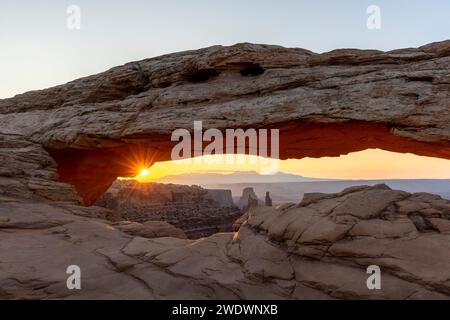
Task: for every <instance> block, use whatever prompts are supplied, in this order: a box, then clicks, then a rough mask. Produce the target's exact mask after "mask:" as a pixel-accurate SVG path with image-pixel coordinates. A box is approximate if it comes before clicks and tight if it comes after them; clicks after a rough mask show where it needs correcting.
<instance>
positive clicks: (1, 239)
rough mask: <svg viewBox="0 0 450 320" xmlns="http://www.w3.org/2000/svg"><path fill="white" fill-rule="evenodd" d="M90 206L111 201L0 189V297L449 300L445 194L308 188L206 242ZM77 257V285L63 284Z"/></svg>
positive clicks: (449, 226) (449, 209)
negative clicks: (151, 235)
mask: <svg viewBox="0 0 450 320" xmlns="http://www.w3.org/2000/svg"><path fill="white" fill-rule="evenodd" d="M373 199H376V200H377V201H372V200H373ZM82 210H84V211H86V212H85V213H84V214H79V211H82ZM95 210H100V211H101V210H104V209H101V208H98V207H92V208H91V209H88V208H83V207H77V208H75V209H73V208H72V207H70V206H66V205H57V204H55V203H53V204H45V203H42V202H33V201H30V200H28V201H19V200H17V199H14V198H8V197H5V196H2V197H1V202H0V213H1V215H0V217H1V220H0V253H1V261H0V266H1V270H2V272H1V273H0V297H1V298H140V299H167V298H178V299H194V298H199V299H211V298H216V299H234V298H246V299H262V298H273V299H280V298H284V299H352V298H364V299H366V298H367V299H384V298H391V299H392V298H393V299H430V298H436V299H449V298H450V283H449V280H448V279H449V278H450V256H449V255H448V252H450V219H449V218H450V201H447V200H443V199H441V198H440V197H438V196H434V195H431V194H426V193H420V194H409V193H406V192H403V191H395V190H390V189H389V188H387V187H386V186H384V185H378V186H375V187H353V188H349V189H347V190H344V191H342V192H341V193H338V194H307V195H306V196H305V199H304V200H303V202H302V203H300V204H294V203H292V204H286V205H283V206H280V207H277V208H273V207H257V208H253V209H252V210H250V211H249V212H248V214H247V220H245V221H244V222H243V224H242V226H241V227H240V229H239V231H238V232H236V233H218V234H215V235H213V236H211V237H207V238H202V239H199V240H187V239H179V238H172V237H170V238H167V237H166V238H155V239H148V238H144V237H142V236H139V235H132V234H130V233H124V232H122V231H120V230H121V229H122V230H123V226H118V224H117V223H114V222H107V221H105V220H101V219H96V218H88V217H87V216H88V214H89V213H88V211H90V212H91V213H92V211H95ZM48 257H52V258H51V259H48ZM72 264H77V265H79V266H80V267H81V268H82V270H83V277H82V290H74V291H70V290H68V289H67V288H66V287H65V283H66V274H65V270H66V268H67V266H68V265H72ZM369 265H378V266H379V267H380V268H381V271H382V274H381V276H382V287H381V290H369V289H368V288H367V286H366V280H367V278H368V274H367V273H366V268H367V266H369Z"/></svg>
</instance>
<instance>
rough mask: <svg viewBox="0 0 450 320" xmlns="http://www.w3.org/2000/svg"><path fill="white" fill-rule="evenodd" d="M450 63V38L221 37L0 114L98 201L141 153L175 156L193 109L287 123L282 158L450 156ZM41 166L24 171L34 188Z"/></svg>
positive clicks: (237, 119) (221, 125)
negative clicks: (317, 40)
mask: <svg viewBox="0 0 450 320" xmlns="http://www.w3.org/2000/svg"><path fill="white" fill-rule="evenodd" d="M449 70H450V41H444V42H440V43H434V44H429V45H426V46H423V47H420V48H417V49H412V48H409V49H400V50H394V51H390V52H381V51H376V50H350V49H345V50H335V51H331V52H328V53H323V54H316V53H313V52H311V51H307V50H304V49H287V48H283V47H278V46H268V45H255V44H248V43H245V44H238V45H235V46H231V47H221V46H214V47H210V48H205V49H201V50H197V51H187V52H181V53H175V54H171V55H166V56H162V57H157V58H152V59H146V60H142V61H138V62H132V63H128V64H125V65H123V66H120V67H115V68H113V69H111V70H108V71H106V72H104V73H100V74H97V75H94V76H90V77H86V78H83V79H79V80H75V81H72V82H69V83H67V84H65V85H61V86H58V87H54V88H50V89H46V90H41V91H34V92H29V93H25V94H22V95H18V96H16V97H14V98H11V99H4V100H0V126H1V132H2V135H3V136H4V140H5V141H6V140H11V139H12V138H11V137H14V139H19V140H21V141H26V143H29V144H32V145H33V146H34V147H35V148H38V149H39V148H45V151H39V152H43V153H42V154H47V155H48V154H49V155H50V156H51V158H52V159H53V160H54V161H56V163H55V164H54V166H52V165H50V167H51V168H52V169H51V170H55V168H56V165H57V168H58V176H56V174H55V172H54V171H52V172H53V173H52V175H50V176H45V177H44V178H42V177H39V179H41V180H42V181H47V182H48V181H56V180H59V181H60V182H68V183H70V184H72V185H73V186H74V187H75V189H76V190H77V191H78V193H79V194H80V195H81V197H82V198H83V200H84V203H85V204H86V205H88V204H91V203H92V202H93V201H94V200H95V199H96V198H97V197H98V196H99V195H100V194H102V193H103V192H104V191H105V190H106V189H107V188H108V186H109V185H110V184H111V183H112V181H113V180H114V179H116V177H117V176H130V175H134V174H135V173H136V170H137V168H136V162H133V159H134V158H135V157H138V158H139V160H140V161H141V162H144V163H145V165H150V164H152V163H153V162H155V161H162V160H168V159H169V157H170V150H171V147H172V144H171V142H170V134H171V132H172V131H173V130H174V129H177V128H192V123H193V121H194V120H202V121H203V123H204V127H205V128H218V129H221V130H223V129H225V128H248V127H254V128H279V129H280V139H281V141H280V142H281V146H280V157H281V158H282V159H286V158H301V157H305V156H309V157H322V156H337V155H340V154H346V153H349V152H352V151H358V150H364V149H367V148H381V149H385V150H389V151H396V152H411V153H415V154H418V155H426V156H433V157H441V158H445V159H450V142H449V139H450V108H449V101H450V100H449V94H450V73H449ZM24 143H25V142H24ZM29 161H31V163H33V161H32V159H31V160H30V159H29ZM36 161H37V162H38V161H41V160H36ZM45 161H47V162H48V161H50V162H51V159H48V158H46V160H45ZM36 165H40V164H36ZM4 166H5V167H6V168H8V166H12V165H10V164H6V165H4ZM5 170H6V169H5ZM8 170H9V169H8ZM11 170H13V169H11ZM21 170H22V169H21ZM22 171H24V170H22ZM24 172H25V171H24ZM31 178H32V179H37V178H36V177H31ZM31 178H30V177H29V176H27V174H26V172H25V173H24V179H25V180H24V181H27V182H26V189H27V190H29V189H30V187H29V186H30V182H29V180H30V179H31ZM27 179H28V180H27ZM41 180H40V181H41ZM33 181H34V180H33ZM40 183H43V182H40ZM19 189H20V188H19ZM31 189H32V190H34V189H33V188H31ZM32 192H34V191H32Z"/></svg>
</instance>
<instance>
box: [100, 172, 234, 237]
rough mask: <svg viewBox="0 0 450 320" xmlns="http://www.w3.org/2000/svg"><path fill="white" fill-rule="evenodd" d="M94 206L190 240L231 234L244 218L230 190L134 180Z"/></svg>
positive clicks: (116, 185) (112, 190)
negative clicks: (166, 226) (162, 224)
mask: <svg viewBox="0 0 450 320" xmlns="http://www.w3.org/2000/svg"><path fill="white" fill-rule="evenodd" d="M95 204H96V205H98V206H101V207H105V208H109V209H112V210H113V211H115V212H117V213H119V215H120V216H121V217H122V218H123V219H124V220H130V221H135V222H140V223H145V222H147V221H166V222H168V223H170V224H172V225H174V226H176V227H178V228H180V229H182V230H183V231H184V232H185V233H186V235H187V236H188V237H189V238H191V239H196V238H199V237H206V236H210V235H212V234H214V233H217V232H224V231H231V229H232V225H233V223H234V221H235V220H236V219H237V218H239V217H240V216H241V215H242V213H241V211H240V210H239V209H238V208H237V207H236V206H234V204H233V202H232V199H231V191H230V190H208V189H203V188H201V187H199V186H184V185H176V184H162V183H139V182H137V181H134V180H118V181H116V182H114V183H113V185H112V186H111V188H109V189H108V191H106V193H105V194H103V195H102V196H101V197H100V198H99V199H98V200H97V201H96V203H95Z"/></svg>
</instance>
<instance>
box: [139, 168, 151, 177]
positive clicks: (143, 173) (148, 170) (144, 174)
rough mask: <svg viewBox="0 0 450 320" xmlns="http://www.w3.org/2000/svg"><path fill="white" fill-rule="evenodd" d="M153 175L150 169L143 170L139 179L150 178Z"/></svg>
mask: <svg viewBox="0 0 450 320" xmlns="http://www.w3.org/2000/svg"><path fill="white" fill-rule="evenodd" d="M150 173H151V171H150V169H142V170H141V172H139V174H138V177H145V176H148V175H149V174H150Z"/></svg>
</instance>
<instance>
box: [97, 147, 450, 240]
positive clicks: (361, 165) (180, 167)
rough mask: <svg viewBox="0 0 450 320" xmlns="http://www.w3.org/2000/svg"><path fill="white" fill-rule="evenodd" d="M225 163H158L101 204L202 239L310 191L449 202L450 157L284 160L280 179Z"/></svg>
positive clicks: (424, 221) (423, 224)
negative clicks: (365, 190) (363, 190)
mask: <svg viewBox="0 0 450 320" xmlns="http://www.w3.org/2000/svg"><path fill="white" fill-rule="evenodd" d="M220 157H221V156H219V155H216V156H213V158H215V159H214V160H215V162H214V163H212V162H211V159H210V158H209V159H208V161H209V162H208V163H206V157H201V158H196V159H193V160H192V161H190V162H185V163H183V162H182V161H180V162H179V163H177V162H174V161H164V162H158V163H155V164H154V165H152V166H151V167H149V168H144V169H142V170H141V171H140V172H139V173H138V174H137V175H136V176H135V177H134V178H119V179H117V180H116V181H115V182H114V183H113V185H112V186H111V187H110V188H109V189H108V190H107V191H106V192H105V193H104V194H103V195H102V196H101V197H100V198H99V199H98V200H97V201H96V202H95V205H97V206H101V207H106V208H109V209H112V210H114V211H116V212H118V213H119V214H120V215H121V218H122V219H124V220H129V221H133V222H139V223H143V224H145V223H146V222H148V221H164V222H167V223H169V224H171V225H173V226H175V227H177V228H179V229H181V230H182V231H183V232H184V233H185V234H186V235H187V237H188V238H191V239H196V238H199V237H205V236H210V235H212V234H214V233H217V232H227V231H233V230H236V229H237V228H238V227H239V226H240V223H241V221H240V219H239V218H240V217H241V216H243V215H244V214H245V213H246V212H247V211H248V209H249V208H250V207H263V206H278V205H282V204H285V203H299V202H300V201H301V199H302V197H303V195H304V194H305V193H316V192H320V193H338V192H341V191H342V190H344V189H346V188H349V187H353V186H360V185H368V186H374V185H379V184H386V185H387V186H389V187H390V188H391V189H395V190H404V191H407V192H411V193H417V192H428V193H433V194H436V195H438V196H441V197H443V198H448V199H450V161H449V160H444V159H436V158H429V157H421V156H415V155H412V154H400V153H394V152H387V151H383V150H379V149H368V150H364V151H360V152H355V153H351V154H349V155H345V156H341V157H322V158H318V159H317V158H304V159H301V160H298V159H290V160H282V161H280V162H279V170H280V171H279V172H278V173H276V174H273V175H265V174H261V173H260V172H262V171H264V166H265V165H266V162H264V160H263V159H261V158H259V157H254V156H248V155H247V156H245V157H244V160H245V161H244V162H243V163H238V162H237V161H235V162H234V164H227V165H224V164H223V162H222V160H221V159H220ZM255 163H256V165H255ZM255 170H256V171H255ZM442 178H449V179H442ZM397 216H398V208H396V206H395V205H390V206H387V207H386V208H385V209H384V211H383V212H382V214H380V219H382V220H389V221H391V220H393V219H396V218H397ZM406 217H408V218H409V219H410V220H411V222H412V223H413V224H414V226H415V227H416V229H417V231H418V232H430V231H435V230H436V229H435V228H433V225H432V224H431V223H430V221H429V220H428V219H429V217H428V216H426V214H425V213H422V212H417V213H413V214H409V215H406Z"/></svg>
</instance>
